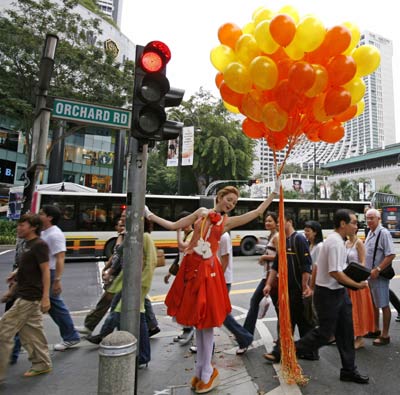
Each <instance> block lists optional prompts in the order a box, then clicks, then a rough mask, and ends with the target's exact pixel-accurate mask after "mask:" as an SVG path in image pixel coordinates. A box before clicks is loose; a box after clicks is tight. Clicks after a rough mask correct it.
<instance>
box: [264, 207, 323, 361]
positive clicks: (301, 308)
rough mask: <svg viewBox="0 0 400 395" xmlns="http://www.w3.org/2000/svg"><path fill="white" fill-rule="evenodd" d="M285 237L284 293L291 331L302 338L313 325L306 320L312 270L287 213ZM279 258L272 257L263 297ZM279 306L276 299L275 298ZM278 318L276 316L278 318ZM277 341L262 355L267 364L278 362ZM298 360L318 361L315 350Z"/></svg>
mask: <svg viewBox="0 0 400 395" xmlns="http://www.w3.org/2000/svg"><path fill="white" fill-rule="evenodd" d="M284 216H285V221H284V222H285V235H286V257H287V269H288V292H289V308H290V320H291V323H292V332H294V330H295V327H296V325H297V327H298V330H299V335H300V337H301V336H304V335H305V334H307V333H308V332H309V331H310V330H311V329H313V328H314V327H315V324H316V322H315V321H314V320H313V317H307V314H306V308H308V309H310V308H311V309H310V310H309V311H311V312H312V299H311V296H312V290H311V288H310V277H311V271H312V261H311V256H310V250H309V247H308V242H307V240H306V239H305V237H304V236H302V235H301V234H299V233H297V232H296V231H295V223H294V217H293V215H292V214H291V213H289V212H285V214H284ZM279 264H280V262H279V259H278V256H276V257H275V259H274V262H273V264H272V267H271V274H270V276H269V277H268V280H267V283H266V284H265V287H264V295H265V296H268V295H269V293H270V290H271V284H272V283H273V281H274V279H275V278H276V276H277V274H278V271H279ZM278 303H279V296H278ZM306 303H307V304H308V305H306ZM278 319H279V316H278ZM279 350H280V339H278V341H277V342H276V343H275V346H274V349H273V350H272V352H271V353H267V354H264V358H265V359H267V360H268V361H272V362H279V360H280V351H279ZM299 357H301V358H303V359H308V360H312V361H313V360H318V359H319V355H318V350H313V351H310V352H306V353H302V354H299Z"/></svg>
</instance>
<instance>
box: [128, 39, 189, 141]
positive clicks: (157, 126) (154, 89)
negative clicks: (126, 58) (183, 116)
mask: <svg viewBox="0 0 400 395" xmlns="http://www.w3.org/2000/svg"><path fill="white" fill-rule="evenodd" d="M170 59H171V52H170V50H169V48H168V46H167V45H165V44H164V43H162V42H161V41H151V42H150V43H148V44H147V45H146V46H145V47H143V46H141V45H137V46H136V62H135V83H134V91H133V108H132V136H133V137H135V138H137V139H139V140H169V139H175V138H177V137H178V136H179V135H180V133H181V132H182V127H183V123H180V122H175V121H170V120H168V119H167V114H166V112H165V108H166V107H175V106H179V105H180V104H181V102H182V99H183V95H184V93H185V91H184V90H182V89H176V88H171V87H170V84H169V81H168V78H167V77H166V71H167V63H168V62H169V60H170Z"/></svg>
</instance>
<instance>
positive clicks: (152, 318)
mask: <svg viewBox="0 0 400 395" xmlns="http://www.w3.org/2000/svg"><path fill="white" fill-rule="evenodd" d="M144 309H145V312H144V314H145V316H146V322H147V326H148V327H149V329H154V328H157V327H158V321H157V318H156V315H155V314H154V310H153V306H152V305H151V300H150V299H149V298H148V297H147V296H146V297H145V298H144Z"/></svg>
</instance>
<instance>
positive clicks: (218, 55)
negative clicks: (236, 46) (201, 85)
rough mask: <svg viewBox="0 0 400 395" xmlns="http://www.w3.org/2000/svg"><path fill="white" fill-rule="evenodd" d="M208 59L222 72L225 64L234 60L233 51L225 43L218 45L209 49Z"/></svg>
mask: <svg viewBox="0 0 400 395" xmlns="http://www.w3.org/2000/svg"><path fill="white" fill-rule="evenodd" d="M210 59H211V63H212V65H213V66H214V67H215V68H216V69H217V70H218V71H221V72H224V70H225V68H226V66H228V64H229V63H231V62H233V61H234V60H235V52H234V51H233V49H232V48H231V47H228V46H227V45H218V46H217V47H215V48H213V49H212V50H211V54H210Z"/></svg>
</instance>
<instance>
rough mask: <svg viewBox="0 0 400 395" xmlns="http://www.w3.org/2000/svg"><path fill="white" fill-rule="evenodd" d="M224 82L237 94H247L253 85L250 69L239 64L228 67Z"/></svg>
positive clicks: (231, 64)
mask: <svg viewBox="0 0 400 395" xmlns="http://www.w3.org/2000/svg"><path fill="white" fill-rule="evenodd" d="M224 81H225V83H226V84H227V85H228V87H229V88H231V89H232V90H233V91H235V92H237V93H247V92H249V91H250V90H251V88H252V85H253V83H252V80H251V76H250V72H249V69H248V68H247V67H246V66H244V65H243V64H241V63H239V62H232V63H230V64H229V65H228V66H227V67H226V69H225V71H224Z"/></svg>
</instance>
